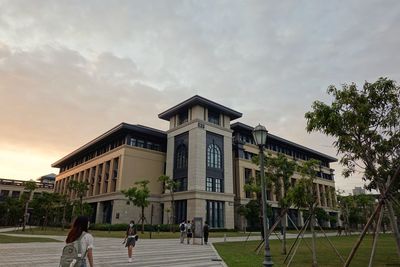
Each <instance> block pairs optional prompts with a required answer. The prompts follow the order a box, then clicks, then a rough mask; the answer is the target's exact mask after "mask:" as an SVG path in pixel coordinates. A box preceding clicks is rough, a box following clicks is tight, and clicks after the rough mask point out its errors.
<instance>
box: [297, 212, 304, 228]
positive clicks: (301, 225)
mask: <svg viewBox="0 0 400 267" xmlns="http://www.w3.org/2000/svg"><path fill="white" fill-rule="evenodd" d="M298 216H299V220H298V221H299V225H298V226H299V227H303V226H304V218H303V212H302V211H301V210H299V213H298Z"/></svg>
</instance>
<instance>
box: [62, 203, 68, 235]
mask: <svg viewBox="0 0 400 267" xmlns="http://www.w3.org/2000/svg"><path fill="white" fill-rule="evenodd" d="M66 206H67V204H66V203H65V204H64V208H63V217H62V222H61V225H62V230H63V231H64V229H65V213H66V209H67V208H66Z"/></svg>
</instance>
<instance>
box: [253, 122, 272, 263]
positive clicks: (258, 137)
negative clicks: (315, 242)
mask: <svg viewBox="0 0 400 267" xmlns="http://www.w3.org/2000/svg"><path fill="white" fill-rule="evenodd" d="M267 133H268V131H267V129H265V127H264V126H262V125H261V124H259V125H257V126H256V127H255V128H254V130H253V137H254V141H255V142H256V145H257V146H258V148H259V149H260V153H259V157H258V158H259V160H260V175H261V201H262V216H263V229H264V243H265V253H264V261H263V266H265V267H268V266H273V265H274V263H273V262H272V257H271V249H270V247H269V236H268V235H267V231H268V227H267V196H266V186H265V173H264V146H265V143H266V141H267Z"/></svg>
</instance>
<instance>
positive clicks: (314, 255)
mask: <svg viewBox="0 0 400 267" xmlns="http://www.w3.org/2000/svg"><path fill="white" fill-rule="evenodd" d="M310 212H311V221H310V230H311V234H312V240H311V241H312V244H311V248H312V267H318V263H317V249H316V244H315V242H316V238H317V237H316V234H315V229H314V225H315V214H314V210H310Z"/></svg>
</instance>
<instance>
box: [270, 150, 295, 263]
mask: <svg viewBox="0 0 400 267" xmlns="http://www.w3.org/2000/svg"><path fill="white" fill-rule="evenodd" d="M266 166H267V177H268V178H269V180H270V181H272V182H273V184H274V191H275V192H274V193H275V196H277V198H278V205H279V207H280V209H281V216H280V217H281V226H282V233H283V238H282V254H283V255H286V227H287V225H286V223H287V216H288V215H287V211H288V209H289V207H290V206H291V205H292V202H291V198H290V197H289V196H288V191H289V188H290V187H291V178H292V176H293V174H294V172H295V170H296V166H297V164H296V162H294V161H291V160H289V159H288V158H287V157H286V156H285V155H283V154H281V153H278V155H277V157H271V156H270V157H268V160H267V165H266Z"/></svg>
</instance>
